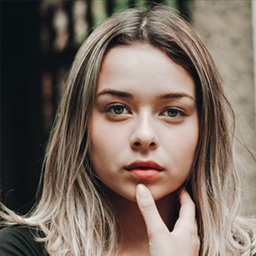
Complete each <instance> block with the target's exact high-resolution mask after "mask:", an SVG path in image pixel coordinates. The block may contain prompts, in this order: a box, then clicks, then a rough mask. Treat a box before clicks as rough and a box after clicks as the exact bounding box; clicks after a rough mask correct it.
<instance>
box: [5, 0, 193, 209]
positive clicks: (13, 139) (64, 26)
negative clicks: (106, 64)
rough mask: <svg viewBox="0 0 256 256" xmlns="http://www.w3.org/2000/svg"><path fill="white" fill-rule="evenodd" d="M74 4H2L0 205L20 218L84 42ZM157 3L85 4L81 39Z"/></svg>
mask: <svg viewBox="0 0 256 256" xmlns="http://www.w3.org/2000/svg"><path fill="white" fill-rule="evenodd" d="M80 1H81V2H83V0H80ZM75 2H77V1H75V0H73V1H50V0H48V1H39V0H34V1H33V0H30V1H7V0H6V1H3V0H2V1H0V10H1V14H0V15H1V16H0V17H1V30H0V31H1V34H0V36H1V52H0V54H1V73H0V75H1V184H0V185H1V202H3V203H4V204H5V205H6V206H7V207H9V208H10V209H12V210H15V211H18V212H20V213H25V212H27V211H28V210H29V208H30V207H31V206H32V204H33V203H34V202H35V194H36V190H37V186H38V182H39V178H40V173H41V166H42V162H43V157H44V151H45V147H46V144H47V139H48V135H49V130H50V127H51V125H52V120H53V117H54V114H55V111H56V106H57V104H58V98H59V90H60V87H61V81H62V78H63V77H64V75H65V73H66V72H67V70H68V67H69V65H70V64H71V62H72V59H73V57H74V55H75V53H76V51H77V49H78V48H79V45H80V44H81V43H82V41H83V40H82V39H81V38H80V39H76V34H75V31H74V22H75V21H74V20H75V18H76V16H77V17H78V16H79V12H77V13H75V12H74V11H72V10H73V9H74V4H75ZM161 2H162V1H160V0H157V1H141V0H140V1H125V0H123V2H122V1H121V2H120V1H119V2H115V1H114V0H112V1H110V0H107V1H105V0H102V1H101V0H98V1H97V3H98V4H95V1H92V0H90V1H88V0H87V1H85V3H86V8H85V9H84V10H85V11H86V13H85V14H84V16H83V17H81V14H80V19H83V22H84V24H86V26H87V31H86V35H84V38H85V37H86V36H87V35H88V34H89V33H90V32H91V30H92V27H93V26H94V25H95V24H97V23H99V22H101V21H102V20H103V19H105V18H106V17H107V16H110V15H111V14H112V13H113V12H115V11H118V10H119V9H121V8H127V7H128V6H130V7H133V6H137V5H140V6H142V5H147V6H151V5H154V4H155V3H161ZM189 2H190V1H189V0H186V1H185V0H183V1H182V0H177V1H175V0H169V1H165V2H163V4H167V5H171V6H173V7H174V8H177V9H179V10H181V11H182V13H184V15H186V16H187V17H188V16H189ZM118 3H119V6H118ZM120 3H121V5H120ZM80 4H81V3H80ZM83 6H85V5H83ZM125 6H126V7H125ZM103 7H104V8H103ZM79 8H80V7H79ZM79 8H78V9H79ZM63 13H64V14H65V15H64V17H65V19H64V20H63ZM57 14H58V15H59V16H58V15H57ZM61 15H62V16H61ZM57 17H58V18H57ZM61 17H62V19H61ZM78 18H79V17H78ZM61 20H62V21H61ZM84 38H83V39H84ZM79 40H80V41H79ZM63 42H64V43H63Z"/></svg>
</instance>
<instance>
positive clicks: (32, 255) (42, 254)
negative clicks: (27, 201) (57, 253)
mask: <svg viewBox="0 0 256 256" xmlns="http://www.w3.org/2000/svg"><path fill="white" fill-rule="evenodd" d="M35 237H43V234H42V232H39V231H38V230H37V229H36V228H32V227H25V226H19V225H13V226H9V227H6V228H3V229H2V230H1V232H0V245H1V251H0V252H1V253H0V255H1V256H49V254H48V253H47V252H46V250H45V248H44V244H43V243H39V242H36V241H35Z"/></svg>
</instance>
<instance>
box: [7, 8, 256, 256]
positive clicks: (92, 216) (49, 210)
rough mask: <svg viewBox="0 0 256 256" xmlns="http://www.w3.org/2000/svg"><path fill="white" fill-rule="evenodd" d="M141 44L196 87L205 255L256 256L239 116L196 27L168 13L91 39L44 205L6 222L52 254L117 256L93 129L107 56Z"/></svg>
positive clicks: (62, 121) (68, 94)
mask: <svg viewBox="0 0 256 256" xmlns="http://www.w3.org/2000/svg"><path fill="white" fill-rule="evenodd" d="M141 43H143V44H150V45H152V46H155V47H157V48H159V49H161V50H162V51H164V52H165V53H166V54H167V55H168V56H169V57H170V58H171V59H172V60H173V61H174V62H175V63H176V64H178V65H181V66H182V67H184V68H185V69H186V70H187V71H188V72H189V73H190V74H191V75H192V76H193V78H194V81H195V84H196V98H197V104H198V114H199V142H198V147H197V151H196V153H195V157H194V162H193V165H192V169H191V175H190V177H189V180H188V182H187V188H188V190H189V191H190V194H191V196H192V198H193V200H194V201H195V204H196V208H197V220H198V227H199V231H198V232H199V236H200V238H201V250H200V255H203V256H206V255H211V256H217V255H218V256H224V255H225V256H226V255H251V254H253V253H254V252H255V243H256V237H255V230H254V231H253V228H254V229H255V224H254V222H253V221H249V220H245V219H243V218H240V217H238V216H239V214H240V213H239V209H240V208H239V202H240V199H239V196H238V193H237V186H238V184H239V183H238V182H239V180H238V175H237V172H236V170H235V167H234V163H233V157H234V156H233V148H232V147H233V136H234V125H233V123H234V121H233V120H234V116H233V111H232V109H231V107H230V104H229V102H228V100H227V99H226V97H225V95H224V92H223V88H222V81H221V78H220V76H219V73H218V71H217V69H216V67H215V64H214V63H213V60H212V58H211V56H210V54H209V52H208V51H207V49H206V48H205V46H204V45H203V43H202V42H201V40H200V38H199V37H198V35H197V34H196V33H195V32H194V30H193V28H192V27H191V25H190V24H189V23H188V22H187V21H185V20H184V19H183V18H181V17H180V16H179V15H178V14H177V13H176V12H175V11H174V10H171V9H169V8H167V7H154V8H152V9H150V10H148V11H146V12H141V11H139V10H135V9H128V10H127V11H124V12H122V13H121V14H116V15H114V16H112V17H111V18H109V19H108V20H107V21H105V22H104V23H103V24H102V25H101V26H99V27H98V28H97V29H96V30H95V31H94V32H93V33H92V34H91V35H90V36H89V37H88V38H87V40H86V41H85V42H84V44H83V45H82V46H81V48H80V50H79V51H78V53H77V55H76V57H75V59H74V62H73V64H72V67H71V70H70V72H69V75H68V77H67V79H66V81H65V84H64V91H63V95H62V100H61V103H60V106H59V109H58V112H57V117H56V121H55V125H54V128H53V130H52V133H51V137H50V141H49V145H48V149H47V153H46V157H45V162H44V177H43V190H42V195H41V199H40V201H39V203H38V204H37V205H36V206H35V208H34V209H33V210H32V211H31V212H30V213H29V214H28V215H26V216H23V217H21V216H18V215H16V214H14V213H13V212H11V211H10V210H7V209H6V211H7V213H8V215H7V214H6V215H5V218H6V219H7V220H8V221H12V222H15V223H20V224H26V225H31V226H37V227H38V228H40V229H41V230H42V231H43V232H44V234H45V237H44V238H40V240H41V241H44V242H45V243H46V248H47V250H48V252H49V253H50V254H51V255H93V256H102V255H111V256H113V255H116V253H117V251H118V248H117V245H118V223H117V221H116V217H115V214H114V210H113V209H112V208H111V206H110V203H108V200H107V198H106V197H105V196H104V193H102V190H101V189H100V188H101V185H100V184H99V182H98V180H97V178H96V177H95V175H94V172H93V170H92V166H91V163H90V145H89V138H90V134H89V129H88V126H89V123H90V116H91V111H92V106H93V103H94V96H95V92H96V86H97V79H98V76H99V71H100V67H101V63H102V60H103V58H104V55H105V54H106V52H107V51H108V50H110V49H111V48H113V47H115V46H117V45H136V44H141ZM253 226H254V227H253ZM253 248H254V249H253ZM253 250H254V251H253Z"/></svg>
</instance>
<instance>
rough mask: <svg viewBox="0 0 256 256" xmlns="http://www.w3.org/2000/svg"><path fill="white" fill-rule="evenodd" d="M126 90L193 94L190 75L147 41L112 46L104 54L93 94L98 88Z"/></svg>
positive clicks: (99, 89) (193, 87)
mask: <svg viewBox="0 0 256 256" xmlns="http://www.w3.org/2000/svg"><path fill="white" fill-rule="evenodd" d="M106 89H110V90H119V91H126V92H130V93H144V94H145V96H146V94H148V93H158V94H164V93H171V92H183V93H186V94H188V95H191V97H195V84H194V80H193V78H192V76H191V75H190V73H189V72H188V71H186V70H185V69H184V68H183V67H182V66H180V65H177V64H175V63H174V61H173V60H172V59H171V58H170V57H169V56H167V55H166V54H165V53H164V52H163V51H162V50H160V49H158V48H156V47H154V46H151V45H149V44H135V45H127V46H116V47H114V48H112V49H111V50H110V51H109V52H108V53H107V54H106V55H105V57H104V59H103V62H102V65H101V69H100V73H99V79H98V86H97V93H99V92H101V91H102V90H106Z"/></svg>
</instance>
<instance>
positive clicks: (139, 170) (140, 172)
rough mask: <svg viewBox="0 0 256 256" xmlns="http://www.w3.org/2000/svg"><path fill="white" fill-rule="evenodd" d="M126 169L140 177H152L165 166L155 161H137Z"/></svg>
mask: <svg viewBox="0 0 256 256" xmlns="http://www.w3.org/2000/svg"><path fill="white" fill-rule="evenodd" d="M125 169H126V170H128V171H129V172H130V173H131V174H133V175H134V176H135V177H137V178H139V179H152V178H154V177H156V176H157V175H158V174H159V173H160V172H161V171H162V170H163V167H161V166H160V165H159V164H157V163H155V162H153V161H147V162H142V161H136V162H133V163H132V164H130V165H128V166H127V167H125Z"/></svg>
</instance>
